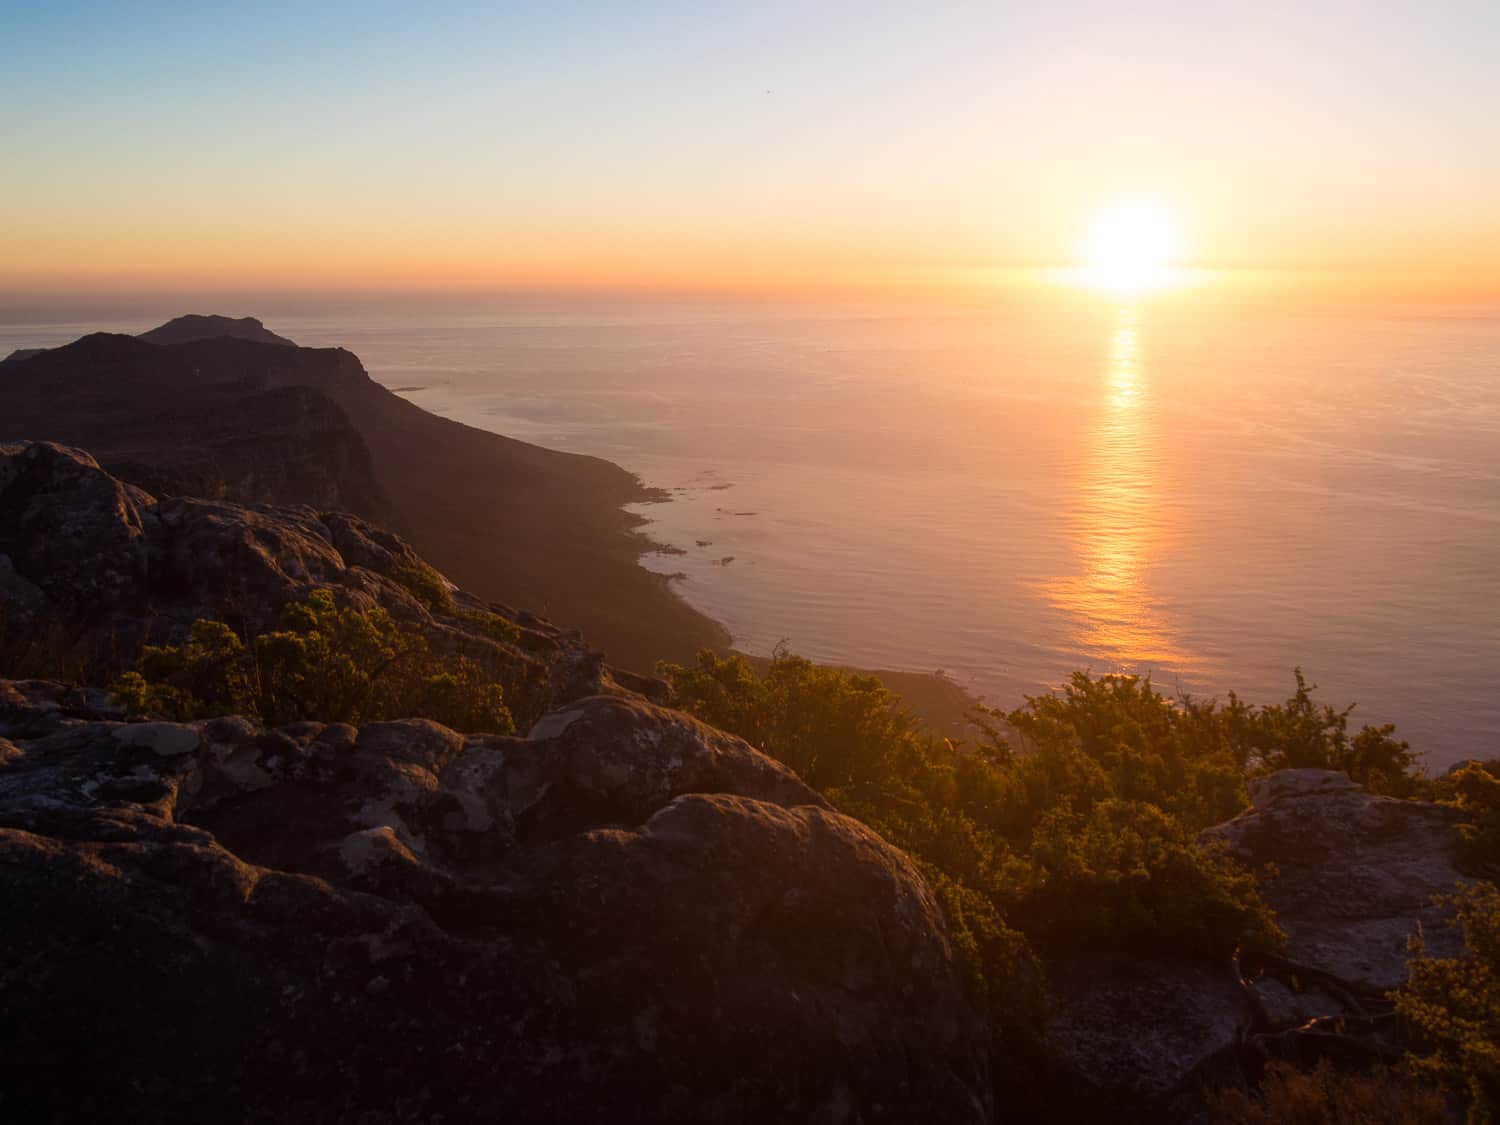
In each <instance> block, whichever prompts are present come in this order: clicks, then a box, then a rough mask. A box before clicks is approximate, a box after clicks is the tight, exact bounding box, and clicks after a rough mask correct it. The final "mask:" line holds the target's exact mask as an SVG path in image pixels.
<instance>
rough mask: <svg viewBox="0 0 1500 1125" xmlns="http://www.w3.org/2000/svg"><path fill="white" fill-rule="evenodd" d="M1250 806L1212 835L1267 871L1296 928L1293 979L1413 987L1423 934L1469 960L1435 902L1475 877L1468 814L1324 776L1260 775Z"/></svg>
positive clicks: (1271, 894)
mask: <svg viewBox="0 0 1500 1125" xmlns="http://www.w3.org/2000/svg"><path fill="white" fill-rule="evenodd" d="M1251 799H1252V801H1253V803H1254V807H1253V808H1251V809H1250V810H1248V811H1246V812H1244V813H1242V814H1241V815H1239V816H1238V817H1236V818H1235V819H1233V820H1231V821H1228V822H1226V823H1224V824H1220V825H1216V826H1214V827H1212V828H1208V829H1206V830H1205V831H1204V832H1203V836H1202V838H1203V840H1204V841H1205V842H1213V843H1218V844H1222V845H1223V846H1224V847H1226V848H1227V849H1228V850H1229V852H1230V854H1231V855H1233V856H1234V857H1235V858H1236V859H1238V860H1240V861H1241V862H1242V863H1244V864H1245V865H1246V866H1248V867H1249V868H1250V869H1251V870H1252V871H1255V872H1256V873H1257V874H1258V875H1259V878H1260V883H1261V892H1262V894H1263V895H1264V896H1265V899H1266V901H1267V902H1268V903H1269V904H1270V905H1271V907H1272V908H1273V909H1274V910H1275V911H1276V918H1277V921H1278V922H1279V924H1280V925H1281V928H1282V929H1283V930H1284V931H1285V932H1286V939H1287V940H1286V949H1285V961H1286V962H1287V967H1286V968H1285V969H1283V971H1285V972H1290V973H1295V972H1297V971H1299V970H1300V971H1301V973H1302V976H1303V977H1304V978H1305V979H1304V981H1303V983H1304V984H1309V985H1310V984H1312V983H1314V980H1313V978H1318V979H1326V980H1328V981H1330V982H1333V983H1334V984H1335V986H1336V987H1339V988H1342V989H1343V990H1344V991H1346V992H1352V993H1354V994H1358V995H1364V996H1368V997H1371V998H1375V999H1379V998H1381V997H1382V996H1383V994H1384V993H1386V992H1388V991H1390V990H1391V989H1395V988H1399V987H1400V986H1401V985H1402V984H1403V983H1404V982H1405V981H1406V963H1407V960H1408V958H1409V957H1410V951H1409V946H1410V942H1411V939H1412V938H1413V937H1415V936H1416V935H1417V934H1418V933H1419V932H1420V933H1421V934H1422V936H1423V938H1424V940H1425V941H1426V943H1427V948H1428V951H1429V952H1430V953H1431V954H1432V955H1434V956H1438V957H1447V956H1452V955H1454V954H1456V953H1457V952H1458V950H1459V948H1460V945H1461V938H1460V936H1459V935H1458V934H1457V933H1456V932H1455V931H1454V930H1453V928H1452V927H1450V926H1449V925H1448V924H1447V923H1448V921H1449V920H1450V919H1451V917H1452V911H1451V910H1450V909H1449V908H1448V907H1446V906H1444V905H1441V904H1440V903H1437V902H1434V899H1435V898H1437V897H1439V896H1442V895H1448V894H1451V893H1452V892H1453V891H1454V890H1455V889H1456V888H1457V887H1458V886H1459V884H1460V883H1462V882H1463V881H1464V876H1463V874H1462V872H1461V871H1460V869H1459V856H1458V837H1457V834H1456V832H1455V826H1456V824H1457V822H1458V821H1459V820H1461V819H1462V814H1461V813H1459V812H1458V810H1456V809H1453V808H1448V807H1446V806H1442V805H1434V804H1429V803H1426V802H1423V801H1406V800H1398V799H1397V798H1394V797H1378V796H1375V795H1374V794H1372V793H1367V792H1365V790H1364V789H1362V788H1361V787H1360V786H1358V785H1356V784H1355V783H1354V782H1352V781H1351V780H1350V779H1349V778H1348V777H1347V776H1346V775H1344V774H1342V773H1337V772H1334V771H1332V770H1316V769H1299V770H1282V771H1280V772H1278V773H1275V774H1272V775H1270V776H1269V777H1265V778H1259V779H1257V780H1255V781H1253V782H1251ZM1318 1014H1329V1015H1334V1014H1337V1011H1334V1012H1328V1013H1318Z"/></svg>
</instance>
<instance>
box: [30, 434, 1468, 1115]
mask: <svg viewBox="0 0 1500 1125" xmlns="http://www.w3.org/2000/svg"><path fill="white" fill-rule="evenodd" d="M413 561H420V560H415V556H414V554H412V552H411V551H410V548H409V547H407V546H406V545H405V544H404V543H403V542H402V541H401V540H400V539H399V538H398V537H396V536H394V535H391V534H390V533H388V532H384V531H381V530H380V529H378V528H375V527H373V526H371V525H369V524H365V523H363V522H362V521H359V520H356V519H353V518H351V517H347V516H339V515H334V514H331V513H319V512H317V511H314V510H312V509H307V508H274V507H265V506H259V507H244V506H238V505H234V504H230V503H227V502H208V501H200V500H189V499H182V498H177V499H158V498H156V497H153V496H151V495H150V494H148V493H146V492H143V491H142V490H141V489H139V488H136V487H134V486H131V485H127V484H124V483H122V482H121V481H119V480H117V479H115V478H114V477H112V476H110V475H109V474H108V473H106V472H104V471H103V470H102V469H100V468H99V466H98V465H97V464H96V463H95V462H94V461H93V460H92V458H90V457H89V456H88V455H87V454H84V453H80V452H78V451H76V450H71V449H67V448H63V447H59V446H52V445H46V444H37V443H20V444H16V445H11V446H4V447H0V610H3V612H4V614H5V619H6V621H7V622H8V633H7V634H6V636H5V637H4V638H3V640H4V641H5V643H6V644H9V645H12V646H17V647H15V648H13V649H12V652H13V653H14V652H17V651H22V650H24V649H25V648H26V647H27V645H29V644H34V643H37V640H38V638H42V639H45V640H46V642H47V643H48V644H52V645H56V646H58V649H57V651H59V652H61V653H63V654H65V655H66V654H73V655H74V656H76V657H77V659H78V660H79V661H80V662H81V663H80V667H83V666H84V665H87V664H89V663H90V662H92V664H93V666H94V668H95V671H96V672H97V670H98V669H99V668H101V667H103V666H104V665H107V664H109V663H110V662H112V661H113V662H116V663H121V662H123V663H127V664H128V662H129V657H130V654H131V652H132V651H134V650H137V649H138V648H139V646H140V645H141V644H143V643H145V642H147V641H150V642H153V643H162V642H170V641H174V640H180V639H181V636H182V635H183V633H184V632H185V630H186V629H187V627H188V625H189V624H190V623H191V621H192V620H193V619H194V618H195V617H200V616H209V617H221V618H225V619H231V618H232V619H233V620H235V621H236V622H237V623H239V624H241V625H243V626H244V627H245V628H246V629H250V630H253V629H254V628H255V627H257V625H258V624H265V623H270V622H273V621H274V620H275V619H276V615H277V614H278V613H279V610H280V607H281V606H282V605H283V604H285V603H286V602H287V601H288V600H291V599H294V598H299V597H301V596H303V595H304V594H306V593H307V592H308V591H310V590H314V589H321V590H328V591H331V592H333V593H334V594H335V596H336V597H337V598H338V599H340V601H341V602H344V603H346V604H350V605H355V606H380V607H382V608H384V609H386V610H387V611H388V612H390V613H391V614H392V615H393V616H395V617H397V618H398V619H399V620H400V621H402V622H403V625H404V626H405V627H408V628H411V629H413V630H416V631H419V632H421V633H422V634H423V635H424V636H427V637H428V638H429V639H430V640H431V642H432V643H433V645H434V647H435V648H444V647H446V648H447V649H451V650H453V651H462V652H464V653H466V654H469V655H471V656H474V657H476V658H479V659H483V660H485V661H486V662H488V664H489V665H490V666H493V667H497V668H506V669H508V671H509V673H510V674H511V675H513V676H514V678H515V682H517V683H518V684H521V685H523V686H522V688H520V689H518V691H517V693H516V694H515V695H514V696H513V697H512V699H511V703H512V709H513V710H514V711H515V713H516V715H517V718H518V720H519V721H520V724H521V729H522V730H523V731H526V732H527V733H526V735H525V737H504V736H499V735H485V734H481V735H467V736H466V735H461V734H458V733H455V732H454V731H451V730H449V729H447V728H445V727H442V726H439V725H437V724H434V723H431V722H427V721H424V720H406V721H399V722H386V723H369V724H365V725H363V726H360V727H354V726H348V725H342V724H324V723H313V722H305V723H296V724H292V725H290V726H284V727H281V728H278V729H267V728H265V727H262V726H259V725H257V724H255V723H252V722H250V721H248V720H246V719H244V718H239V717H226V718H217V719H212V720H208V721H203V722H195V723H163V722H127V721H125V719H124V716H123V715H121V714H120V713H119V712H118V711H116V710H114V708H113V704H112V703H111V701H110V699H109V698H108V697H107V695H106V694H105V693H103V692H101V691H99V690H97V689H85V688H80V687H77V686H72V685H68V684H63V683H58V682H53V681H51V680H17V679H12V680H3V681H0V896H3V897H0V901H3V902H4V904H5V907H4V910H3V911H0V957H3V960H0V1115H3V1116H4V1117H5V1119H6V1120H18V1121H20V1120H27V1121H29V1120H62V1121H84V1120H90V1121H91V1120H96V1119H100V1118H108V1119H110V1120H114V1121H148V1120H149V1121H175V1120H182V1121H186V1120H195V1121H199V1120H236V1121H271V1120H276V1121H293V1122H325V1121H326V1122H333V1121H358V1122H395V1121H470V1120H481V1119H482V1120H521V1121H606V1120H607V1121H620V1122H635V1121H638V1122H647V1121H681V1122H688V1121H692V1122H747V1123H748V1122H760V1121H827V1122H866V1123H873V1122H907V1121H917V1120H932V1121H943V1122H962V1121H973V1122H982V1121H990V1120H1006V1119H1023V1118H1021V1116H1020V1115H1019V1114H1018V1113H1017V1112H1016V1111H1014V1110H1012V1109H1011V1108H1010V1104H1009V1101H1008V1097H1007V1092H1006V1091H1005V1090H1003V1089H1000V1090H997V1089H995V1087H994V1083H993V1081H992V1077H991V1065H990V1049H991V1044H992V1042H993V1038H992V1034H991V1033H992V1032H993V1031H994V1030H995V1029H993V1028H991V1027H988V1026H986V1024H985V1022H984V1020H983V1019H982V1018H981V1017H979V1016H978V1015H977V1014H976V1012H975V1010H974V1008H973V1007H972V1006H971V1004H970V1002H969V999H968V997H967V996H966V993H965V989H964V986H963V983H962V971H961V969H960V966H959V963H958V961H957V959H956V957H955V953H954V950H953V948H952V946H951V944H950V941H949V937H948V929H947V924H946V922H945V919H944V918H943V915H942V913H941V911H940V910H939V908H938V906H937V905H936V902H935V900H934V897H933V895H932V892H931V890H930V889H929V887H928V886H927V884H926V883H925V881H924V880H923V878H922V876H921V875H920V873H919V872H918V871H917V870H916V869H915V867H914V866H913V865H912V863H911V862H910V861H909V860H908V859H907V858H906V857H905V856H904V855H903V854H902V853H900V852H898V851H896V850H895V849H893V848H891V847H890V846H888V845H887V844H885V843H884V842H883V841H882V840H881V839H880V838H879V837H878V836H876V835H875V834H874V833H872V832H871V831H870V830H869V829H867V828H866V827H864V826H863V825H861V824H859V823H858V822H856V821H854V820H851V819H849V818H848V817H845V816H842V815H840V814H838V813H837V812H835V811H833V810H831V809H830V808H829V807H828V805H827V804H826V802H824V800H823V799H822V798H821V797H820V796H819V795H818V794H816V793H814V792H813V791H812V790H810V789H809V788H807V787H806V786H805V785H804V784H803V783H802V782H801V781H800V780H799V779H798V778H797V777H796V776H795V775H793V774H792V773H790V772H789V771H787V770H786V769H785V768H784V767H782V766H781V765H779V764H778V763H776V762H774V761H772V760H771V759H769V758H767V757H765V756H764V755H762V754H760V753H759V752H758V751H756V750H755V749H754V748H752V747H751V746H749V745H747V744H746V743H744V742H742V741H741V740H739V739H737V738H734V737H731V736H729V735H727V734H724V733H723V732H720V731H717V730H714V729H712V728H709V727H706V726H704V725H702V724H701V723H699V722H697V721H695V720H693V719H691V718H688V717H687V716H685V715H683V714H681V713H679V712H676V711H673V710H670V709H668V708H666V707H664V706H662V705H661V703H662V697H661V688H662V685H660V684H658V683H656V682H655V681H651V680H647V679H642V678H639V677H632V676H628V675H625V674H623V673H615V672H613V671H612V670H611V669H610V668H608V667H607V666H605V665H604V663H603V662H602V660H601V658H600V657H599V656H598V654H596V653H591V652H590V651H589V650H588V649H587V648H586V646H584V645H583V643H582V641H581V640H579V639H578V638H577V637H576V636H573V635H570V634H566V633H562V632H560V631H558V630H556V629H554V628H552V627H551V626H549V625H547V624H546V623H545V622H543V621H540V620H538V619H536V618H533V617H529V616H527V615H525V614H521V613H517V612H515V611H512V610H509V609H507V608H506V607H504V606H500V605H495V604H487V603H484V602H481V601H479V600H478V599H474V598H471V597H469V596H468V595H466V594H464V593H463V592H462V591H457V590H453V591H450V602H451V604H450V605H449V606H448V607H447V608H446V609H445V608H443V607H437V608H434V606H432V605H431V604H427V603H424V602H423V601H422V600H421V599H420V598H417V597H415V596H414V595H413V594H412V592H411V590H410V589H408V588H407V587H406V586H403V585H402V584H401V582H400V581H398V580H397V579H396V578H395V577H393V575H399V574H400V573H401V571H402V568H403V567H404V566H407V565H410V564H411V563H412V562H413ZM465 610H469V611H483V612H485V613H494V614H499V615H502V616H504V617H505V618H506V620H508V621H510V622H511V623H512V624H513V625H514V626H515V630H516V632H515V634H514V636H513V637H512V638H511V639H509V640H506V639H500V640H497V639H495V638H494V637H492V636H487V635H482V634H479V633H476V632H474V630H473V629H472V628H471V627H470V625H469V624H468V620H469V619H467V618H465V617H464V615H463V613H464V611H465ZM78 654H84V655H78ZM84 679H85V680H89V681H91V682H100V680H99V678H98V676H97V675H90V676H85V677H84ZM1253 797H1254V801H1255V807H1254V808H1253V809H1251V810H1250V811H1248V812H1246V813H1245V814H1244V815H1242V816H1241V817H1239V818H1237V819H1235V820H1233V821H1230V822H1229V823H1227V824H1225V825H1221V826H1219V827H1217V828H1214V829H1211V830H1209V832H1208V833H1207V834H1206V835H1207V836H1208V837H1209V838H1211V839H1214V840H1217V841H1219V842H1221V843H1222V844H1223V845H1224V846H1226V847H1228V848H1229V849H1230V850H1232V851H1233V852H1235V853H1236V854H1237V855H1238V856H1239V857H1240V858H1241V859H1242V860H1243V861H1244V862H1245V863H1246V864H1247V865H1248V866H1250V867H1251V869H1252V870H1255V871H1257V872H1258V873H1259V874H1260V875H1261V876H1262V880H1263V887H1264V892H1265V894H1266V897H1267V898H1268V900H1269V901H1270V902H1271V904H1272V905H1273V906H1274V907H1275V908H1276V909H1277V911H1278V913H1279V917H1280V922H1281V925H1282V927H1283V928H1284V929H1285V930H1286V932H1287V935H1288V943H1287V947H1286V949H1285V951H1284V953H1283V954H1281V955H1279V956H1278V957H1275V958H1261V959H1260V960H1259V961H1257V962H1254V963H1250V962H1248V961H1247V962H1245V963H1239V964H1231V963H1226V964H1222V965H1207V964H1197V963H1187V962H1179V961H1170V960H1156V961H1150V960H1140V959H1134V960H1121V959H1119V958H1115V957H1111V956H1109V955H1108V951H1102V950H1101V951H1099V955H1098V956H1097V957H1092V958H1090V959H1088V960H1087V961H1086V962H1084V963H1080V964H1075V965H1071V966H1050V967H1049V968H1050V969H1051V972H1050V974H1049V975H1050V979H1051V980H1052V983H1053V996H1052V1009H1053V1014H1052V1018H1051V1021H1050V1023H1049V1025H1048V1028H1047V1030H1046V1043H1047V1047H1048V1049H1049V1051H1050V1053H1051V1055H1052V1056H1053V1059H1054V1061H1055V1065H1056V1066H1057V1067H1058V1068H1059V1069H1058V1080H1057V1088H1058V1095H1057V1106H1056V1107H1055V1108H1056V1110H1057V1114H1058V1117H1059V1119H1074V1120H1084V1119H1088V1118H1090V1117H1095V1118H1099V1119H1111V1118H1117V1117H1119V1116H1120V1115H1122V1114H1123V1113H1125V1112H1126V1111H1127V1110H1128V1111H1130V1112H1136V1113H1139V1114H1140V1115H1141V1116H1144V1117H1150V1118H1156V1119H1167V1118H1174V1119H1175V1118H1181V1117H1182V1116H1183V1115H1184V1114H1186V1113H1187V1112H1188V1110H1187V1109H1186V1108H1184V1107H1186V1106H1189V1105H1190V1104H1191V1103H1192V1101H1193V1097H1194V1095H1195V1094H1196V1092H1197V1090H1198V1089H1199V1087H1200V1086H1201V1085H1202V1084H1203V1083H1204V1082H1209V1081H1213V1082H1219V1081H1231V1082H1232V1081H1238V1080H1242V1079H1243V1077H1244V1076H1245V1075H1247V1074H1253V1073H1254V1071H1255V1068H1256V1067H1257V1066H1258V1065H1259V1064H1260V1063H1261V1062H1263V1061H1264V1060H1265V1059H1267V1058H1270V1057H1292V1058H1299V1059H1310V1058H1317V1057H1325V1056H1330V1055H1331V1056H1335V1057H1349V1058H1360V1059H1365V1058H1380V1057H1386V1056H1390V1055H1392V1054H1394V1053H1396V1052H1397V1051H1398V1049H1399V1048H1398V1046H1397V1045H1396V1041H1395V1039H1394V1036H1393V1029H1392V1027H1391V1025H1390V1019H1391V1017H1390V1015H1389V1008H1388V1004H1387V1003H1386V1001H1385V999H1384V995H1383V994H1384V992H1385V991H1386V990H1388V989H1389V988H1392V987H1394V986H1396V985H1397V984H1399V983H1400V981H1401V980H1402V979H1403V977H1404V973H1405V963H1406V962H1405V958H1406V956H1407V948H1406V943H1407V939H1408V938H1409V937H1410V935H1411V934H1412V933H1414V932H1415V931H1416V930H1417V928H1418V927H1419V926H1421V927H1422V928H1423V929H1424V930H1425V933H1426V935H1427V937H1428V940H1429V943H1430V944H1431V945H1432V946H1433V948H1434V951H1435V952H1438V953H1443V952H1446V951H1448V947H1447V946H1445V945H1444V944H1443V943H1445V942H1447V941H1449V940H1450V938H1449V936H1448V935H1447V932H1446V930H1445V927H1444V926H1443V925H1442V922H1443V921H1444V916H1443V914H1442V912H1441V911H1440V910H1438V909H1437V908H1435V907H1433V906H1432V905H1431V901H1430V900H1431V897H1432V896H1433V895H1434V894H1437V893H1441V892H1444V891H1447V890H1449V889H1451V888H1452V886H1453V884H1454V883H1455V882H1456V881H1457V880H1458V878H1459V873H1458V870H1457V867H1456V866H1455V855H1454V850H1453V842H1452V841H1453V834H1452V819H1453V814H1452V813H1451V811H1450V810H1446V809H1443V808H1438V807H1436V806H1432V805H1424V804H1421V803H1418V802H1407V801H1394V800H1390V799H1387V798H1378V797H1373V796H1370V795H1369V794H1366V793H1364V792H1363V791H1361V790H1359V789H1358V788H1357V787H1355V786H1353V785H1352V784H1351V783H1349V782H1348V780H1347V779H1346V778H1344V777H1343V776H1342V775H1339V774H1329V773H1326V772H1323V771H1289V772H1286V773H1282V774H1276V775H1273V776H1272V777H1270V778H1268V779H1263V780H1261V781H1258V782H1257V783H1255V786H1254V788H1253ZM1272 864H1274V865H1275V868H1274V871H1273V869H1272V867H1271V866H1270V865H1272Z"/></svg>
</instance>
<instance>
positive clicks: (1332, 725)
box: [1231, 668, 1421, 797]
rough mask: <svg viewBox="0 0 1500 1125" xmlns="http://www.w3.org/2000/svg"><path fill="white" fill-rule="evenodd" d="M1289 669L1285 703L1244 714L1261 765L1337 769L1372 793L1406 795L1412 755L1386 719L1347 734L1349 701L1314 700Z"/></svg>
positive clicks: (1414, 782)
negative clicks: (1341, 704) (1293, 687)
mask: <svg viewBox="0 0 1500 1125" xmlns="http://www.w3.org/2000/svg"><path fill="white" fill-rule="evenodd" d="M1295 674H1296V677H1297V691H1296V694H1294V695H1293V696H1292V698H1290V699H1288V700H1287V701H1286V703H1284V704H1280V705H1276V706H1269V707H1262V708H1259V709H1258V710H1256V711H1253V712H1250V711H1247V712H1246V714H1245V720H1246V721H1245V725H1244V733H1245V735H1246V736H1247V738H1248V740H1249V744H1250V746H1251V748H1252V750H1253V751H1254V753H1255V755H1256V759H1255V761H1256V764H1257V765H1258V766H1259V767H1260V768H1261V769H1262V770H1264V771H1266V772H1270V771H1272V770H1281V769H1302V768H1306V767H1312V768H1317V769H1329V770H1342V771H1343V772H1344V773H1346V774H1348V775H1349V776H1350V777H1351V778H1352V779H1353V780H1355V781H1357V782H1359V783H1360V784H1361V785H1363V786H1364V787H1365V788H1366V789H1368V790H1369V791H1370V792H1372V793H1382V794H1386V795H1388V796H1392V797H1411V796H1414V795H1415V794H1416V793H1417V792H1418V790H1419V788H1420V786H1421V778H1420V776H1419V775H1418V773H1417V770H1416V765H1417V755H1415V754H1413V753H1412V751H1411V747H1410V745H1409V744H1408V743H1406V742H1403V741H1402V740H1400V739H1398V738H1396V737H1395V730H1396V728H1395V727H1394V726H1393V725H1392V724H1390V723H1387V724H1385V725H1384V726H1379V727H1371V726H1365V727H1361V728H1360V730H1359V732H1358V733H1357V734H1355V735H1353V736H1352V737H1351V736H1350V734H1349V716H1350V714H1351V713H1352V712H1353V711H1354V705H1353V704H1352V703H1351V704H1350V705H1349V706H1348V707H1346V708H1344V709H1343V710H1342V711H1340V710H1337V709H1336V708H1333V707H1330V706H1328V705H1327V704H1322V705H1319V704H1315V703H1314V702H1313V700H1312V693H1313V691H1314V690H1315V688H1310V687H1308V686H1307V681H1306V679H1304V678H1303V675H1302V669H1301V668H1298V669H1296V673H1295ZM1231 699H1233V696H1231Z"/></svg>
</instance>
